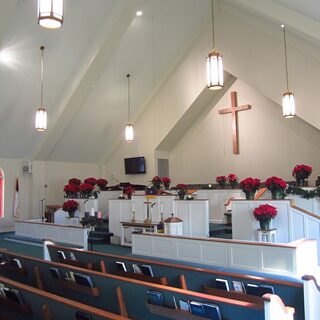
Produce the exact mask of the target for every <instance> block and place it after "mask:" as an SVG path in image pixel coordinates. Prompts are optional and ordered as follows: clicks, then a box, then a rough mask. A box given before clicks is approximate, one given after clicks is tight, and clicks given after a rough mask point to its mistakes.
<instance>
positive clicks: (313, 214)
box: [290, 202, 320, 220]
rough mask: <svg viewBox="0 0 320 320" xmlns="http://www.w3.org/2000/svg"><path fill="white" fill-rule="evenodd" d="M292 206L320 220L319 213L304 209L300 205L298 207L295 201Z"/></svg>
mask: <svg viewBox="0 0 320 320" xmlns="http://www.w3.org/2000/svg"><path fill="white" fill-rule="evenodd" d="M290 207H291V208H293V209H295V210H298V211H300V212H303V213H304V214H306V215H308V216H311V217H313V218H316V219H318V220H320V216H318V215H317V214H315V213H313V212H311V211H308V210H305V209H302V208H300V207H297V206H296V205H294V204H293V202H291V204H290Z"/></svg>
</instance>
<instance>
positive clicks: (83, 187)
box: [80, 183, 94, 196]
mask: <svg viewBox="0 0 320 320" xmlns="http://www.w3.org/2000/svg"><path fill="white" fill-rule="evenodd" d="M93 189H94V188H93V185H91V184H89V183H81V184H80V193H81V194H82V195H85V196H88V195H91V193H92V191H93Z"/></svg>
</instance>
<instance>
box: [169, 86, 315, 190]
mask: <svg viewBox="0 0 320 320" xmlns="http://www.w3.org/2000/svg"><path fill="white" fill-rule="evenodd" d="M231 91H237V92H238V104H239V105H240V104H247V103H249V104H251V105H252V110H248V111H241V112H239V113H238V123H239V148H240V154H239V155H234V154H233V151H232V126H231V115H230V114H228V115H220V114H218V111H219V110H220V109H222V108H225V107H229V106H230V105H231V97H230V92H231ZM319 139H320V134H319V131H318V130H317V129H315V128H314V127H312V126H311V125H308V124H307V123H306V122H304V121H303V120H301V119H299V118H295V119H284V118H283V117H282V116H281V109H280V108H279V106H278V105H276V104H275V103H274V102H272V101H271V100H269V99H267V98H265V97H264V96H262V95H260V94H259V93H257V92H256V91H255V90H253V89H252V88H251V87H249V86H248V85H246V84H245V83H244V82H242V81H240V80H237V81H236V82H235V83H234V84H233V86H232V87H231V89H230V90H229V91H228V92H227V94H226V95H225V96H224V97H223V98H222V99H221V100H220V101H219V102H218V104H217V105H216V106H215V107H214V108H213V109H212V110H211V111H210V112H209V113H208V114H207V115H205V117H203V118H202V117H200V118H199V119H198V120H197V121H196V122H195V123H194V125H193V126H192V127H191V128H190V129H189V130H188V132H187V133H186V134H185V135H184V136H183V138H182V139H181V140H180V141H179V142H178V143H177V144H176V145H175V147H174V148H173V149H172V150H171V152H170V160H169V161H170V172H171V177H172V179H173V180H174V181H175V182H180V183H182V182H185V183H192V182H199V183H208V182H214V181H215V178H216V176H218V175H225V174H228V173H236V174H237V175H238V176H239V178H240V179H242V178H246V177H248V176H253V177H259V178H260V179H262V180H263V179H266V178H267V177H269V176H272V175H277V176H280V177H282V178H283V179H286V180H294V178H293V177H292V175H291V170H292V169H293V167H294V166H295V165H296V164H300V163H303V164H308V165H311V166H312V167H313V169H314V173H313V174H312V176H311V177H310V179H309V181H310V182H311V184H312V185H314V181H315V179H316V176H317V175H319V173H320V166H319V161H318V159H319V157H320V144H319Z"/></svg>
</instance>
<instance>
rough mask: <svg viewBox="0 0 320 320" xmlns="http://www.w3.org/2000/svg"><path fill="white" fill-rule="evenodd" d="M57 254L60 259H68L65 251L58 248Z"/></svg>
mask: <svg viewBox="0 0 320 320" xmlns="http://www.w3.org/2000/svg"><path fill="white" fill-rule="evenodd" d="M57 255H58V257H59V259H61V260H65V259H66V255H65V253H64V252H63V251H60V250H58V251H57Z"/></svg>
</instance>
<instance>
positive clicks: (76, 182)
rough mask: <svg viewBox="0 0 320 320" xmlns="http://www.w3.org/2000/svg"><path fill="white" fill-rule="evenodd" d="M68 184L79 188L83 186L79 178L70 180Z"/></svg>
mask: <svg viewBox="0 0 320 320" xmlns="http://www.w3.org/2000/svg"><path fill="white" fill-rule="evenodd" d="M68 183H69V184H76V185H78V186H79V185H80V184H81V180H80V179H78V178H71V179H69V181H68Z"/></svg>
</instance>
